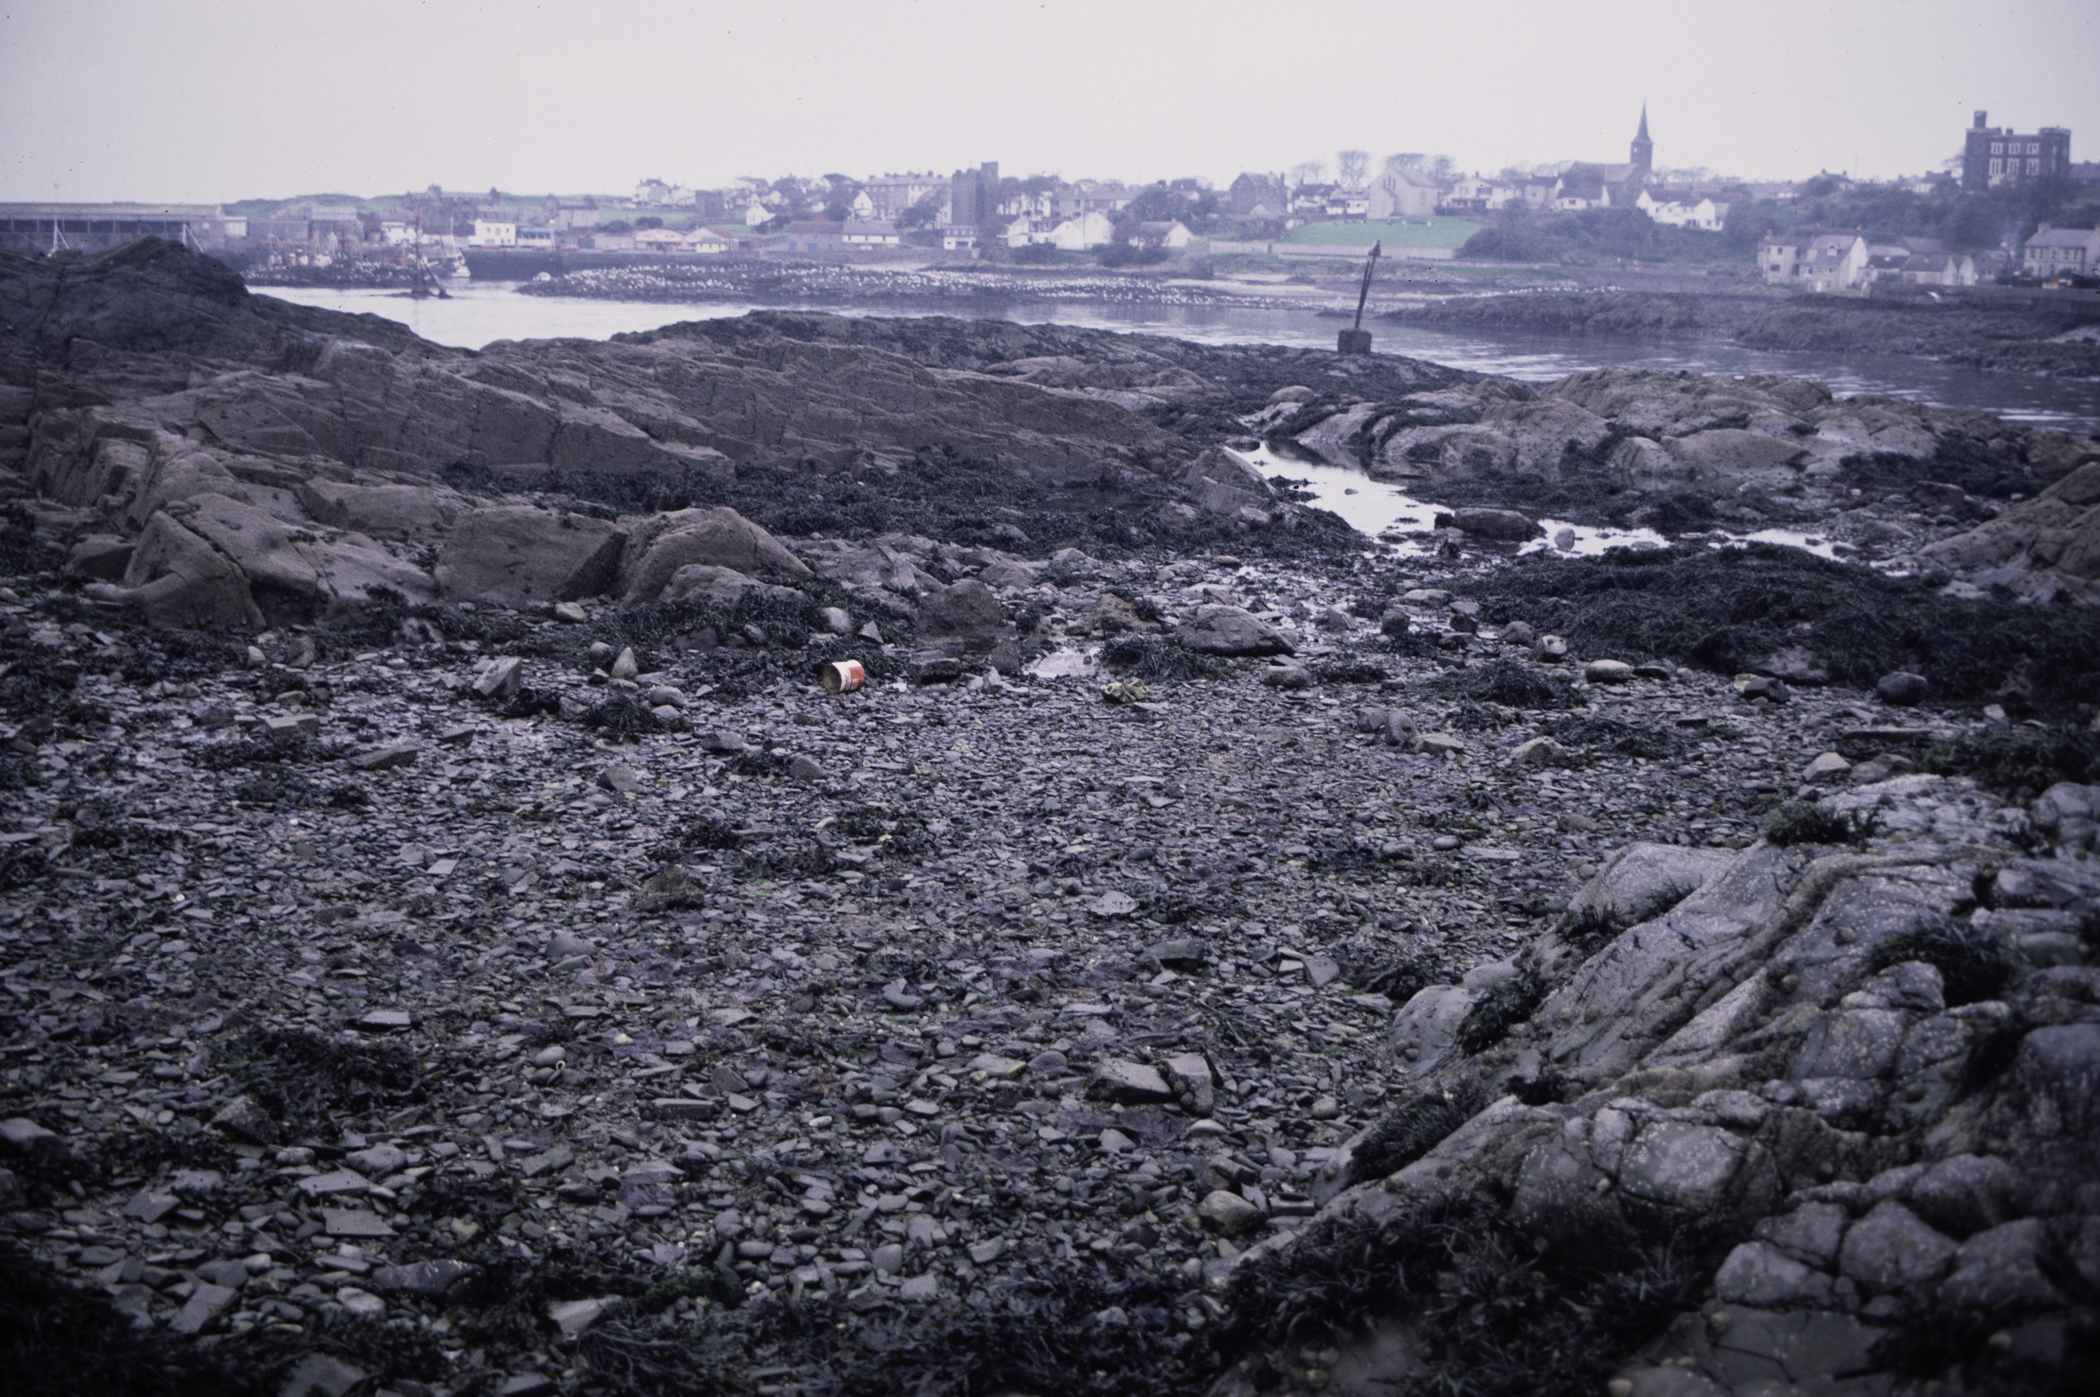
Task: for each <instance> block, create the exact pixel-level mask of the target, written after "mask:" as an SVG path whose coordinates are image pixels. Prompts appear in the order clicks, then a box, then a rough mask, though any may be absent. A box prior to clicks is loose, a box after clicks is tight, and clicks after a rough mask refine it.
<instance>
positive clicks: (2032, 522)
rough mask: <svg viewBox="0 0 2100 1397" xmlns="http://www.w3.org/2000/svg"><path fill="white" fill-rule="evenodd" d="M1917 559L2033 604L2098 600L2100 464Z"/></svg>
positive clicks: (2075, 473) (2074, 473)
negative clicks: (2032, 600) (2062, 597)
mask: <svg viewBox="0 0 2100 1397" xmlns="http://www.w3.org/2000/svg"><path fill="white" fill-rule="evenodd" d="M1919 557H1920V558H1922V559H1923V560H1924V561H1926V562H1928V563H1931V564H1934V565H1936V566H1938V567H1943V568H1946V569H1948V570H1949V571H1952V572H1956V573H1959V574H1961V575H1962V576H1964V577H1965V578H1967V579H1968V580H1970V581H1971V582H1973V583H1976V584H1978V585H1986V586H1987V585H1990V584H1992V583H2003V584H2005V585H2006V586H2009V587H2011V588H2012V589H2013V590H2014V591H2016V592H2019V593H2021V594H2023V595H2026V596H2031V597H2033V598H2035V599H2036V600H2038V601H2047V600H2051V599H2053V598H2054V597H2056V596H2057V595H2058V594H2063V595H2066V596H2068V597H2071V598H2073V599H2076V600H2083V601H2094V600H2100V460H2096V461H2092V462H2089V463H2088V464H2086V465H2082V466H2080V467H2079V468H2078V469H2077V470H2075V471H2072V472H2071V473H2070V474H2069V475H2067V476H2065V477H2064V478H2063V479H2061V480H2059V481H2057V482H2056V483H2055V484H2054V485H2051V486H2050V487H2049V488H2048V489H2046V490H2044V491H2043V492H2042V493H2041V494H2039V495H2037V496H2036V497H2035V498H2033V499H2031V500H2027V501H2025V502H2023V503H2021V504H2017V505H2014V506H2013V507H2012V508H2011V509H2008V510H2006V511H2005V513H2003V514H2001V515H1999V516H1998V517H1997V518H1996V519H1993V520H1991V521H1990V522H1988V523H1986V524H1982V525H1980V526H1978V527H1977V528H1974V529H1971V530H1970V531H1969V532H1968V533H1965V534H1958V535H1956V536H1955V537H1953V538H1949V539H1942V540H1941V541H1939V542H1938V543H1934V544H1930V545H1928V546H1927V547H1925V548H1923V549H1921V550H1920V551H1919Z"/></svg>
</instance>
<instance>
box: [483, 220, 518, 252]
mask: <svg viewBox="0 0 2100 1397" xmlns="http://www.w3.org/2000/svg"><path fill="white" fill-rule="evenodd" d="M517 245H518V225H517V224H515V223H504V222H500V221H498V220H496V219H491V218H477V219H475V220H474V246H476V247H516V246H517Z"/></svg>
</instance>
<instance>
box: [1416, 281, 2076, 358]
mask: <svg viewBox="0 0 2100 1397" xmlns="http://www.w3.org/2000/svg"><path fill="white" fill-rule="evenodd" d="M2063 298H2064V301H2065V304H2064V305H2062V306H2046V305H2035V306H2011V307H1990V306H1979V305H1976V304H1974V303H1970V302H1962V301H1952V300H1950V301H1946V302H1933V301H1904V302H1889V301H1886V300H1874V299H1867V300H1858V299H1854V298H1849V297H1838V296H1816V297H1807V296H1794V297H1782V298H1774V297H1772V296H1769V295H1726V294H1699V295H1690V294H1658V293H1653V292H1636V291H1616V290H1601V291H1575V292H1570V291H1553V290H1537V291H1526V292H1523V293H1521V294H1516V295H1489V296H1450V297H1443V298H1439V299H1436V300H1432V301H1427V302H1424V303H1421V304H1418V305H1409V306H1404V307H1401V308H1398V309H1395V310H1392V311H1389V312H1387V313H1386V314H1385V315H1384V316H1382V317H1381V318H1382V319H1386V320H1390V321H1394V322H1398V323H1402V324H1414V325H1435V326H1494V327H1498V328H1509V329H1525V330H1537V331H1545V332H1549V333H1553V334H1569V335H1588V334H1596V335H1668V336H1681V337H1684V338H1687V339H1695V340H1715V341H1722V342H1726V343H1729V344H1738V345H1742V346H1744V347H1745V348H1750V349H1780V350H1787V349H1815V350H1836V351H1851V352H1859V353H1871V354H1906V355H1913V356H1916V357H1918V358H1924V359H1934V360H1938V361H1940V362H1942V363H1947V364H1955V365H1960V366H1962V367H1965V368H1974V369H1991V370H1996V371H2000V372H2007V373H2029V374H2045V375H2049V376H2053V377H2060V378H2100V339H2096V338H2094V337H2093V333H2092V327H2094V326H2096V325H2100V299H2095V298H2094V297H2091V296H2078V294H2077V293H2073V292H2065V293H2063ZM2074 298H2075V300H2074Z"/></svg>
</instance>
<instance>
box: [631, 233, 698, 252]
mask: <svg viewBox="0 0 2100 1397" xmlns="http://www.w3.org/2000/svg"><path fill="white" fill-rule="evenodd" d="M634 245H635V246H636V247H637V248H639V249H641V250H642V251H644V252H679V251H682V250H683V249H684V248H685V234H683V233H680V232H678V231H676V230H675V229H671V228H644V229H642V230H641V231H640V232H638V233H636V234H635V235H634Z"/></svg>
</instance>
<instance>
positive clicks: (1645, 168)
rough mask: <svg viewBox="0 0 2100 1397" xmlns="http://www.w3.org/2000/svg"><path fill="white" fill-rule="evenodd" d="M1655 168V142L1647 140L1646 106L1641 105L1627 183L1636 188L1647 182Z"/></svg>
mask: <svg viewBox="0 0 2100 1397" xmlns="http://www.w3.org/2000/svg"><path fill="white" fill-rule="evenodd" d="M1654 168H1655V142H1653V141H1651V140H1649V139H1648V104H1647V103H1646V102H1643V103H1641V129H1640V130H1638V131H1636V132H1634V133H1633V173H1632V176H1631V177H1630V178H1629V180H1628V181H1627V182H1628V183H1629V184H1633V185H1636V186H1639V185H1644V184H1646V183H1647V182H1648V174H1649V172H1650V171H1651V170H1653V169H1654Z"/></svg>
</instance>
